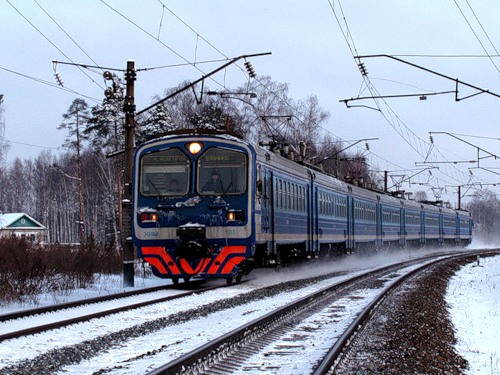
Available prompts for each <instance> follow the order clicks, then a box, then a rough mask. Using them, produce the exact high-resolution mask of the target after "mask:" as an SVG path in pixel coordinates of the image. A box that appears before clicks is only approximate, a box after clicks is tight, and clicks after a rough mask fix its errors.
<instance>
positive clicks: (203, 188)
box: [197, 147, 247, 195]
mask: <svg viewBox="0 0 500 375" xmlns="http://www.w3.org/2000/svg"><path fill="white" fill-rule="evenodd" d="M197 190H198V193H199V194H203V195H214V194H217V195H219V194H220V195H226V194H243V193H244V192H245V191H246V190H247V157H246V155H245V154H244V153H243V152H239V151H234V150H228V149H225V148H221V147H212V148H209V149H208V150H207V151H206V152H205V153H204V154H203V155H201V156H200V157H199V159H198V187H197Z"/></svg>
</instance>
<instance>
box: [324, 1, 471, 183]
mask: <svg viewBox="0 0 500 375" xmlns="http://www.w3.org/2000/svg"><path fill="white" fill-rule="evenodd" d="M328 4H329V5H330V8H331V10H332V13H333V15H334V18H335V20H336V22H337V24H338V26H339V28H340V30H341V33H342V36H343V38H344V40H345V41H346V43H347V45H348V48H349V50H350V52H351V54H352V56H353V58H354V59H355V60H356V61H357V64H358V66H359V63H360V62H361V61H360V59H356V56H359V54H358V53H357V48H356V45H355V43H354V40H353V36H352V33H351V31H350V29H349V27H348V24H347V19H346V16H345V14H344V12H343V9H342V5H341V2H340V0H338V4H339V9H340V12H341V13H342V20H343V22H341V21H340V17H339V15H338V14H337V11H336V9H335V2H334V0H328ZM344 24H345V25H346V26H345V28H344V26H343V25H344ZM361 73H362V80H363V82H364V84H365V87H366V89H367V90H368V91H369V92H370V93H371V95H372V97H375V96H382V95H381V94H380V93H379V92H378V91H377V89H376V88H375V86H374V85H373V83H372V82H371V80H370V78H369V77H368V74H363V71H361ZM360 92H361V90H360ZM373 100H374V103H375V105H376V107H377V109H378V111H379V112H380V113H381V114H382V116H383V117H384V119H385V120H386V121H387V123H388V124H389V125H390V126H391V127H392V128H393V129H394V130H395V131H396V132H397V133H398V134H399V135H400V136H401V138H402V139H403V140H404V141H405V142H406V143H407V144H408V145H409V146H410V148H412V149H413V150H414V151H415V152H417V154H418V155H420V156H422V157H428V156H429V155H428V153H429V149H430V148H429V143H428V142H426V141H425V140H423V139H422V138H420V137H419V136H418V135H417V134H415V133H414V132H413V131H412V130H411V129H410V128H409V127H408V126H407V125H406V124H405V123H404V122H403V121H402V120H401V118H400V117H399V116H398V115H397V114H396V113H395V112H394V110H393V109H392V108H391V107H390V106H389V104H388V103H387V101H386V100H385V99H384V98H375V99H373ZM382 104H383V106H382ZM430 152H437V153H439V155H440V156H441V157H443V158H444V159H445V160H446V158H445V157H444V155H443V154H442V153H441V152H440V151H439V150H437V148H436V147H434V148H433V149H432V150H430ZM451 168H452V169H450V167H449V166H448V167H447V168H446V169H447V171H443V170H440V171H441V172H442V174H444V175H446V176H448V177H449V178H451V179H453V180H454V181H457V182H459V183H461V182H462V180H461V178H460V177H458V175H456V173H458V174H460V175H462V178H463V176H466V177H468V175H466V174H465V173H464V172H462V171H461V170H459V169H458V168H456V167H455V166H453V165H452V166H451ZM455 172H456V173H455Z"/></svg>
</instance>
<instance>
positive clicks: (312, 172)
mask: <svg viewBox="0 0 500 375" xmlns="http://www.w3.org/2000/svg"><path fill="white" fill-rule="evenodd" d="M186 136H214V137H217V138H223V139H226V140H231V141H234V142H240V143H244V144H245V145H247V146H248V147H251V148H253V149H254V150H255V153H256V155H257V160H258V161H261V162H264V161H265V162H267V163H271V164H272V165H274V166H276V167H277V168H278V169H281V170H283V171H286V173H288V174H291V175H294V176H295V177H296V178H298V179H299V180H303V181H306V180H309V179H310V178H311V176H314V177H313V178H314V179H315V180H316V181H318V182H320V183H323V184H324V185H329V186H335V190H337V191H338V192H340V193H345V194H347V193H352V194H353V195H355V196H356V197H359V198H365V199H367V200H373V199H375V197H378V200H379V202H381V203H385V204H387V205H392V206H402V207H405V208H408V209H415V210H420V209H422V207H425V209H426V211H430V212H433V211H434V212H443V213H448V214H450V215H457V214H458V215H459V216H470V213H469V212H468V211H465V210H454V209H451V208H447V207H444V206H442V205H438V204H437V202H418V201H413V200H409V199H404V198H401V197H397V196H394V195H391V194H388V193H386V192H383V191H380V190H373V189H368V188H365V187H361V186H358V185H354V184H350V183H347V182H345V181H342V180H339V179H338V178H335V177H334V176H332V175H329V174H328V173H325V172H324V171H322V170H320V169H319V168H317V167H316V166H314V165H310V164H308V163H304V162H298V161H295V160H291V159H290V158H287V157H284V156H282V155H280V153H279V152H273V151H271V150H269V149H268V148H265V147H263V146H256V145H253V144H251V143H250V142H249V141H246V140H243V139H241V138H239V137H237V136H235V135H232V134H230V133H228V132H226V131H224V130H218V129H179V130H173V131H169V132H167V133H164V134H161V135H159V136H158V137H156V138H154V139H151V140H149V141H146V142H144V143H143V144H141V145H140V146H141V147H143V146H146V145H148V144H152V143H155V142H158V141H161V140H167V139H170V138H183V137H186Z"/></svg>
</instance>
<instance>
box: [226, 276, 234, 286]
mask: <svg viewBox="0 0 500 375" xmlns="http://www.w3.org/2000/svg"><path fill="white" fill-rule="evenodd" d="M226 284H227V285H232V284H233V278H232V277H228V278H227V279H226Z"/></svg>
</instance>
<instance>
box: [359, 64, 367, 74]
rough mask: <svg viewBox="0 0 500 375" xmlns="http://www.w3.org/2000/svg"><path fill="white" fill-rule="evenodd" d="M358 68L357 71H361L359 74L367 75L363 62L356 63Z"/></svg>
mask: <svg viewBox="0 0 500 375" xmlns="http://www.w3.org/2000/svg"><path fill="white" fill-rule="evenodd" d="M358 68H359V71H360V72H361V75H363V76H367V75H368V70H366V66H365V63H363V62H359V63H358Z"/></svg>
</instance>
